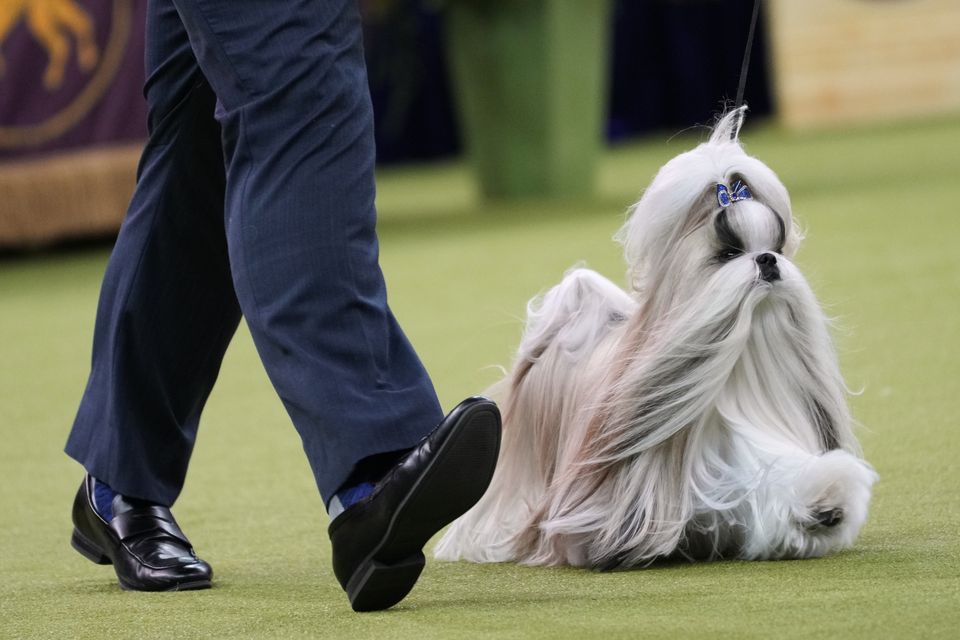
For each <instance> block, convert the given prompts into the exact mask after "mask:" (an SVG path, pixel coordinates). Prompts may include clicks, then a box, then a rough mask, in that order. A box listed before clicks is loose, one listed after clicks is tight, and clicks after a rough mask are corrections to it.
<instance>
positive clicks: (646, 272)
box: [619, 108, 801, 312]
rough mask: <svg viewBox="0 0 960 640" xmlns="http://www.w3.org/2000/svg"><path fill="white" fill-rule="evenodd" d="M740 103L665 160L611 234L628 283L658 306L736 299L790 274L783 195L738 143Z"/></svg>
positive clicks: (790, 233) (789, 221) (790, 234)
mask: <svg viewBox="0 0 960 640" xmlns="http://www.w3.org/2000/svg"><path fill="white" fill-rule="evenodd" d="M744 109H745V108H741V109H737V110H735V111H731V112H729V113H727V114H726V115H725V116H723V118H721V119H720V121H719V122H718V123H717V125H716V127H715V128H714V130H713V133H712V135H711V136H710V139H709V140H708V141H707V142H705V143H703V144H701V145H699V146H698V147H696V148H695V149H693V150H691V151H687V152H686V153H682V154H680V155H678V156H676V157H675V158H673V159H672V160H670V161H669V162H668V163H667V164H666V165H664V166H663V168H661V169H660V171H659V172H658V173H657V175H656V177H655V178H654V179H653V182H652V183H651V184H650V186H649V187H648V188H647V189H646V191H645V192H644V194H643V197H642V198H641V199H640V201H639V202H638V203H637V204H635V205H634V206H633V208H632V210H631V212H630V217H629V219H628V220H627V223H626V224H625V225H624V227H623V228H622V229H621V231H620V234H619V239H620V240H621V242H623V244H624V248H625V253H626V258H627V262H628V263H629V266H630V277H631V283H632V286H633V288H634V289H635V290H636V291H637V292H639V293H640V294H642V296H643V297H644V298H645V299H646V300H647V301H648V303H650V304H653V305H655V307H659V308H660V311H661V312H666V310H667V309H668V308H670V307H673V306H674V305H675V304H677V303H682V302H685V301H690V300H692V299H694V298H697V297H703V296H706V297H708V298H709V297H716V296H726V297H728V298H729V297H730V296H734V297H736V298H742V297H743V295H745V294H746V293H747V292H748V291H750V290H751V289H753V288H756V287H761V288H762V287H766V288H767V289H771V288H774V287H776V286H778V283H782V282H783V281H788V283H789V281H790V280H792V279H793V278H794V277H795V276H797V275H798V274H797V273H796V269H795V267H793V265H792V263H791V262H790V259H791V258H792V257H793V255H794V254H795V252H796V250H797V247H798V245H799V244H800V240H801V234H800V233H799V231H798V229H797V227H796V224H795V223H794V220H793V215H792V212H791V207H790V196H789V195H788V193H787V190H786V188H785V187H784V186H783V184H782V183H781V182H780V180H779V179H778V178H777V176H776V174H775V173H774V172H773V171H772V170H771V169H770V168H769V167H767V166H766V165H765V164H764V163H762V162H761V161H760V160H758V159H756V158H754V157H752V156H749V155H747V154H746V153H745V152H744V150H743V147H742V146H741V145H740V142H739V140H738V134H739V129H740V125H741V123H742V120H743V112H744Z"/></svg>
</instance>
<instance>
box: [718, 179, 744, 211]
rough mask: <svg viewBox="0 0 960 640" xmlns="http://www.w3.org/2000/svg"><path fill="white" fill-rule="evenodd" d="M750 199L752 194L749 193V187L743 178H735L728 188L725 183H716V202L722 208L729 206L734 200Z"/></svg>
mask: <svg viewBox="0 0 960 640" xmlns="http://www.w3.org/2000/svg"><path fill="white" fill-rule="evenodd" d="M752 199H753V194H752V193H750V187H748V186H747V185H746V184H745V183H744V182H743V180H737V181H736V182H734V183H733V185H731V187H730V188H729V189H728V188H727V185H725V184H723V183H722V182H721V183H719V184H718V185H717V202H719V203H720V206H721V207H723V208H726V207H729V206H730V205H731V204H733V203H734V202H739V201H740V200H752Z"/></svg>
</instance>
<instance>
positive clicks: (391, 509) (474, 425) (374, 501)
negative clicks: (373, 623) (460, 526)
mask: <svg viewBox="0 0 960 640" xmlns="http://www.w3.org/2000/svg"><path fill="white" fill-rule="evenodd" d="M499 450H500V412H499V411H498V410H497V405H495V404H494V403H493V402H492V401H491V400H487V399H486V398H469V399H467V400H464V401H463V402H461V403H460V404H459V405H458V406H457V408H455V409H454V410H453V411H451V412H450V414H449V415H448V416H447V417H446V418H444V419H443V421H442V422H441V423H440V424H439V426H437V428H436V429H434V430H433V432H432V433H430V435H428V436H427V437H426V438H424V439H423V440H422V441H421V442H420V444H419V445H418V446H417V447H416V448H415V449H414V450H413V451H411V452H410V453H409V454H407V456H406V457H405V458H404V459H403V460H402V461H401V462H399V463H398V464H397V465H396V466H395V467H394V468H393V469H392V470H391V471H390V472H389V473H388V474H387V475H386V477H384V479H383V480H381V481H380V482H379V483H378V484H377V488H376V489H375V490H374V492H373V494H372V495H370V496H369V497H367V498H365V499H364V500H362V501H360V502H358V503H357V504H355V505H353V506H351V507H350V508H348V509H347V510H346V511H344V512H343V513H341V514H340V515H339V516H337V517H336V518H334V520H333V522H331V523H330V529H329V533H330V541H331V543H332V545H333V571H334V573H335V574H336V576H337V580H339V581H340V586H342V587H343V589H344V590H345V591H346V592H347V597H348V598H349V599H350V605H351V606H352V607H353V609H354V611H378V610H380V609H386V608H388V607H392V606H393V605H395V604H396V603H398V602H400V601H401V600H403V598H404V597H406V595H407V594H408V593H410V590H411V589H413V585H414V584H416V582H417V578H419V577H420V572H421V571H422V570H423V565H424V557H423V551H422V549H423V545H425V544H426V543H427V541H428V540H430V538H431V537H432V536H433V535H434V534H435V533H436V532H437V531H439V530H440V529H442V528H443V527H445V526H446V525H447V524H448V523H450V522H452V521H453V520H454V519H455V518H457V517H458V516H460V515H461V514H463V513H464V512H465V511H466V510H467V509H469V508H470V507H472V506H473V505H474V504H475V503H476V502H477V500H479V499H480V497H481V496H482V495H483V493H484V491H486V490H487V486H488V485H489V484H490V479H491V478H492V477H493V470H494V468H495V467H496V464H497V454H498V453H499Z"/></svg>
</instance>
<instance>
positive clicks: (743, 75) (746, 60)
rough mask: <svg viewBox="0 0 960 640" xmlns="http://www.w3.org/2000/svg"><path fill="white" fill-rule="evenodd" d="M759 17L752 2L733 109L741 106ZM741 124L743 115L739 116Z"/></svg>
mask: <svg viewBox="0 0 960 640" xmlns="http://www.w3.org/2000/svg"><path fill="white" fill-rule="evenodd" d="M758 15H760V0H753V17H751V18H750V31H748V32H747V48H746V49H745V50H744V52H743V64H742V65H741V66H740V85H739V86H738V87H737V101H736V102H735V103H734V104H735V106H734V109H739V108H740V107H742V106H743V91H744V89H746V88H747V70H748V69H749V68H750V53H751V52H752V51H753V36H754V34H755V33H756V30H757V16H758ZM740 121H741V124H742V122H743V114H742V113H741V114H740ZM739 130H740V127H736V128H734V129H733V131H732V132H731V137H732V138H733V139H736V137H737V132H738V131H739Z"/></svg>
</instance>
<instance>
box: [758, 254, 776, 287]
mask: <svg viewBox="0 0 960 640" xmlns="http://www.w3.org/2000/svg"><path fill="white" fill-rule="evenodd" d="M756 262H757V266H758V267H760V277H761V278H762V279H763V280H764V281H765V282H773V281H774V280H779V279H780V267H778V266H777V256H775V255H773V254H772V253H761V254H760V255H758V256H757V257H756Z"/></svg>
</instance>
